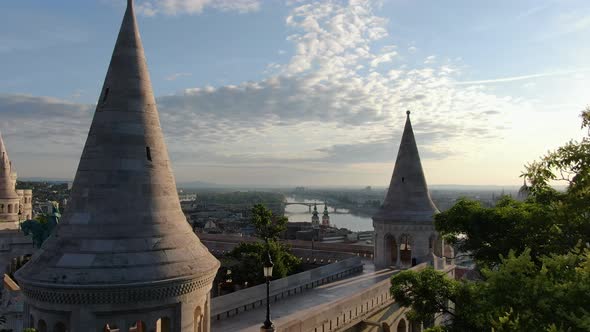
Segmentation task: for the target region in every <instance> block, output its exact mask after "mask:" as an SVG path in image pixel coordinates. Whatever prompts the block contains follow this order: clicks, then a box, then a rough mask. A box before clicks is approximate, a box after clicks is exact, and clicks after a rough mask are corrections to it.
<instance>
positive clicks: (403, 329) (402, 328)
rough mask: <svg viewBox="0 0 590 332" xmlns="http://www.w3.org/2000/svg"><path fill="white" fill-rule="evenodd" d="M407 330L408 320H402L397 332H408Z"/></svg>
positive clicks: (398, 324)
mask: <svg viewBox="0 0 590 332" xmlns="http://www.w3.org/2000/svg"><path fill="white" fill-rule="evenodd" d="M406 329H407V327H406V320H405V319H403V318H402V319H401V320H400V321H399V323H397V332H406Z"/></svg>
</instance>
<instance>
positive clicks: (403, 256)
mask: <svg viewBox="0 0 590 332" xmlns="http://www.w3.org/2000/svg"><path fill="white" fill-rule="evenodd" d="M406 115H407V118H406V124H405V127H404V132H403V134H402V139H401V143H400V146H399V151H398V153H397V159H396V161H395V166H394V169H393V175H392V176H391V182H390V184H389V190H388V191H387V195H386V196H385V200H384V202H383V205H382V206H381V208H380V209H379V211H378V212H377V214H375V216H373V227H374V229H375V254H374V261H375V265H376V266H377V267H388V266H409V265H411V264H412V263H420V262H423V261H428V260H430V259H431V256H432V255H430V253H431V252H432V251H433V249H434V246H435V240H436V239H437V234H436V231H435V228H434V218H433V217H434V215H435V214H436V213H438V212H439V211H438V209H437V208H436V206H435V205H434V203H433V202H432V199H431V198H430V193H429V192H428V186H427V184H426V178H425V176H424V171H423V170H422V163H421V162H420V155H419V153H418V146H417V145H416V139H415V137H414V131H413V130H412V123H411V121H410V111H408V112H406Z"/></svg>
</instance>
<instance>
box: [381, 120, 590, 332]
mask: <svg viewBox="0 0 590 332" xmlns="http://www.w3.org/2000/svg"><path fill="white" fill-rule="evenodd" d="M582 128H587V129H588V135H587V136H586V137H584V138H583V139H582V140H581V141H573V140H572V141H570V142H568V143H567V144H565V145H564V146H562V147H560V148H558V149H557V150H555V151H551V152H549V153H547V154H546V155H545V156H543V157H541V158H540V159H539V160H538V161H535V162H533V163H530V164H528V165H526V166H525V169H526V170H525V172H524V173H523V176H524V177H525V179H526V180H527V181H528V183H529V184H530V188H529V192H530V196H529V198H528V199H527V200H526V201H525V202H518V201H515V200H513V199H510V198H508V197H504V198H502V199H501V200H500V201H499V202H498V204H497V205H496V206H495V207H492V208H485V207H483V206H482V205H481V204H479V203H477V202H474V201H470V200H465V199H463V200H460V201H459V202H458V203H457V204H456V205H455V206H453V207H452V208H451V209H449V210H448V211H446V212H444V213H441V214H439V215H438V216H437V217H436V218H435V224H436V227H437V230H438V231H439V232H440V233H441V234H442V235H443V236H445V238H446V239H447V240H448V241H449V242H450V243H452V244H454V245H456V246H457V248H458V249H459V251H462V252H465V253H467V254H469V255H472V256H473V258H474V260H475V261H476V263H477V264H478V266H479V268H480V273H481V280H478V281H475V282H472V281H463V280H461V281H457V280H451V279H447V278H446V277H445V276H444V275H443V274H442V273H441V272H437V271H434V270H432V269H426V270H423V271H420V272H414V271H404V272H401V273H399V274H397V275H395V276H393V277H392V279H391V282H392V287H391V292H392V295H393V296H394V298H395V299H396V301H398V302H399V303H400V304H402V305H404V306H407V307H409V308H410V309H411V310H410V316H411V317H414V318H415V319H419V320H424V319H427V318H428V317H432V316H440V317H442V318H443V319H444V320H445V321H446V324H445V325H444V326H443V327H439V328H438V329H439V330H440V329H443V330H446V331H552V332H554V331H572V332H573V331H590V307H589V305H588V304H589V303H590V245H589V243H590V109H586V110H585V111H583V112H582ZM556 182H563V183H565V184H566V187H565V190H561V191H560V190H556V189H555V188H553V187H552V185H553V184H555V183H556Z"/></svg>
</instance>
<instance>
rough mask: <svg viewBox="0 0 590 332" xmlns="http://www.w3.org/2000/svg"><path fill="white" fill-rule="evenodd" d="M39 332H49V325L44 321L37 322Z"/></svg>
mask: <svg viewBox="0 0 590 332" xmlns="http://www.w3.org/2000/svg"><path fill="white" fill-rule="evenodd" d="M37 331H38V332H47V323H45V321H44V320H42V319H39V321H38V322H37Z"/></svg>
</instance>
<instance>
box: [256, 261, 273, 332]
mask: <svg viewBox="0 0 590 332" xmlns="http://www.w3.org/2000/svg"><path fill="white" fill-rule="evenodd" d="M272 267H273V263H272V259H271V258H270V252H269V253H268V255H267V257H266V262H264V277H265V278H266V320H265V321H264V325H262V326H261V327H260V331H262V332H274V330H275V327H274V326H273V324H272V322H271V321H270V279H271V278H272Z"/></svg>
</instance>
